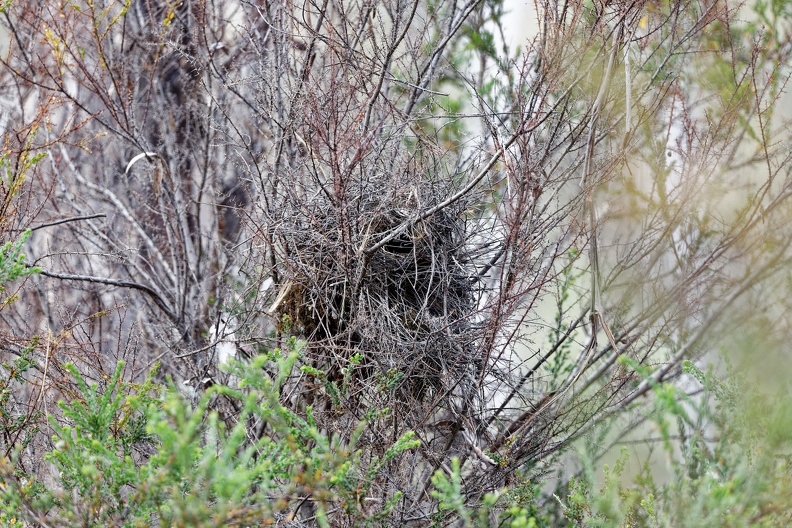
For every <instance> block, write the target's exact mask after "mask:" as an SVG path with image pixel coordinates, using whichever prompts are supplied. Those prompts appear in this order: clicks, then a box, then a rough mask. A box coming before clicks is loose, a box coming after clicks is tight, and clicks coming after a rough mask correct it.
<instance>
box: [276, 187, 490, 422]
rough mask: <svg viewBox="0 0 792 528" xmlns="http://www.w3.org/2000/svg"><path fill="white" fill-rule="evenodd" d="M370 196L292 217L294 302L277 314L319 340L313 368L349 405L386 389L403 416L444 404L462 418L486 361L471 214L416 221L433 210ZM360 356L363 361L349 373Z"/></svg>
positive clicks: (288, 300)
mask: <svg viewBox="0 0 792 528" xmlns="http://www.w3.org/2000/svg"><path fill="white" fill-rule="evenodd" d="M361 196H368V197H369V198H368V199H366V200H365V201H363V203H361V204H360V205H359V206H358V207H357V208H356V209H355V210H354V211H351V210H344V209H339V208H338V207H334V206H333V205H332V204H331V203H329V201H328V202H324V203H316V202H314V204H313V205H314V207H312V208H311V211H310V213H306V211H305V210H304V209H303V210H300V211H292V212H290V213H286V214H285V215H284V216H283V217H282V218H291V219H295V218H297V219H299V220H298V221H297V222H295V223H292V224H291V226H290V228H289V231H290V234H289V236H288V238H286V237H283V238H282V240H284V244H283V246H282V251H283V253H282V255H281V256H282V259H283V260H282V262H283V263H284V270H283V274H284V275H285V276H286V279H285V280H283V281H282V282H283V283H284V284H285V288H287V289H288V292H287V295H283V302H282V303H281V304H280V305H279V309H278V315H281V314H287V315H288V316H289V317H288V319H289V320H290V321H291V324H292V331H296V332H297V333H300V334H302V335H304V336H305V337H306V338H307V339H308V342H309V347H308V350H307V352H306V354H307V358H306V359H307V361H310V362H311V363H312V364H313V365H314V366H315V367H316V368H319V369H321V370H322V371H323V372H326V373H327V377H328V379H330V380H336V381H339V382H340V380H342V378H343V383H345V384H346V385H348V386H350V390H349V394H351V395H354V393H355V391H354V386H355V385H356V384H358V386H360V385H359V384H361V383H362V384H368V386H369V387H368V388H369V389H370V388H371V385H372V384H374V383H376V384H378V385H379V386H380V387H379V388H380V390H379V392H380V393H382V392H383V390H384V391H387V392H389V393H390V394H391V396H393V395H395V396H397V397H398V399H399V400H400V401H402V402H404V403H407V404H408V405H407V406H404V407H403V408H407V409H413V410H416V411H418V410H420V409H421V408H424V407H426V404H427V403H430V402H431V405H432V406H434V405H436V404H437V403H438V402H439V400H438V398H440V399H447V398H455V399H456V401H457V404H456V405H457V408H459V407H458V406H459V405H465V404H466V403H465V402H464V401H463V400H464V399H465V398H467V397H468V396H467V395H468V394H470V393H471V392H474V391H471V390H469V389H470V387H471V385H472V383H473V381H474V380H475V379H476V378H477V376H478V375H479V374H480V370H481V362H482V358H481V357H480V355H479V354H478V353H477V350H478V349H479V347H477V346H476V340H477V339H478V338H479V336H480V332H476V325H477V323H476V317H475V310H476V302H477V301H476V299H477V294H478V290H479V282H480V281H479V277H478V274H477V273H476V269H475V267H474V265H473V259H472V257H471V255H470V253H469V251H468V250H469V247H470V244H469V237H470V236H471V233H469V232H468V231H469V230H468V229H467V226H466V221H465V213H464V209H463V205H459V204H455V205H454V206H451V207H449V208H447V209H443V210H441V211H440V212H437V213H436V214H433V215H431V216H429V217H427V218H425V219H423V220H417V219H419V218H420V216H421V213H422V212H424V211H426V210H427V209H428V208H429V207H431V206H432V205H433V204H432V203H431V202H429V201H427V202H428V203H426V204H425V205H423V207H419V206H418V205H416V203H415V202H417V201H412V203H411V200H409V199H406V200H405V199H404V198H403V197H394V198H392V199H388V198H387V197H377V196H376V195H375V194H374V193H367V194H363V193H361ZM405 204H406V205H405ZM399 205H400V206H399ZM283 225H284V224H283V223H282V224H281V226H283ZM395 232H398V233H399V234H398V236H395V237H393V238H392V239H391V240H389V241H388V242H387V243H385V244H384V245H383V246H382V247H381V248H379V249H377V250H376V251H370V250H368V248H372V247H374V246H375V245H377V244H378V243H379V242H381V241H382V240H384V239H385V238H387V237H389V236H391V235H392V234H393V233H395ZM281 291H282V292H283V291H284V290H283V288H282V289H281ZM356 356H357V358H361V357H362V360H359V359H358V362H356V363H355V364H354V365H353V366H351V367H350V365H351V363H350V359H351V358H353V357H356ZM360 393H361V394H371V393H372V391H370V390H368V391H360ZM460 397H461V398H462V400H460ZM424 417H425V416H424Z"/></svg>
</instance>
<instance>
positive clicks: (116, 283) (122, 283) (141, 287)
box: [39, 270, 182, 326]
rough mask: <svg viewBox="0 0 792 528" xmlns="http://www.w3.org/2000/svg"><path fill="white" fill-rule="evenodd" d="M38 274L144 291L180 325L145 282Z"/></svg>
mask: <svg viewBox="0 0 792 528" xmlns="http://www.w3.org/2000/svg"><path fill="white" fill-rule="evenodd" d="M39 274H40V275H43V276H45V277H50V278H53V279H62V280H74V281H83V282H93V283H95V284H107V285H108V286H118V287H120V288H131V289H133V290H140V291H142V292H145V293H147V294H148V295H149V297H151V299H152V300H153V301H154V303H155V304H156V305H157V306H158V307H159V308H160V309H161V310H162V311H163V312H165V314H166V315H167V316H168V317H169V318H170V319H171V320H172V321H173V322H174V323H176V324H177V325H179V326H181V323H182V321H181V318H180V317H179V316H177V315H176V314H175V313H174V312H173V310H171V308H170V307H169V306H168V305H167V303H166V302H165V301H164V300H163V298H162V296H161V295H160V294H159V293H157V292H156V291H154V290H153V289H152V288H150V287H148V286H146V285H145V284H139V283H137V282H131V281H124V280H117V279H106V278H104V277H93V276H90V275H73V274H70V273H53V272H51V271H44V270H42V271H41V272H40V273H39Z"/></svg>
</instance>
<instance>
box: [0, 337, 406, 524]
mask: <svg viewBox="0 0 792 528" xmlns="http://www.w3.org/2000/svg"><path fill="white" fill-rule="evenodd" d="M300 346H301V344H300V343H298V342H296V341H295V340H292V341H291V342H290V348H289V350H288V352H287V353H286V354H284V353H282V352H281V351H280V350H274V351H272V352H270V353H268V354H265V355H261V356H258V357H256V358H254V359H253V360H252V361H251V362H250V363H247V364H243V363H234V364H232V365H231V366H230V372H231V374H233V375H234V376H235V377H236V378H237V379H238V380H239V384H238V386H235V387H231V386H226V385H215V386H213V387H211V388H210V389H209V390H208V391H207V392H206V394H204V395H203V397H201V398H200V400H199V401H198V402H197V404H195V405H194V406H192V405H190V404H189V403H188V401H187V400H186V399H185V398H184V397H182V396H181V395H180V394H179V393H178V391H176V389H175V388H174V387H173V386H171V387H170V388H169V389H167V390H163V389H161V388H159V387H157V386H155V385H154V384H153V382H152V377H151V376H149V378H148V379H147V380H146V381H145V382H144V383H143V384H142V385H139V384H133V383H129V382H125V381H123V380H122V376H121V374H122V372H123V363H119V364H118V366H117V368H116V371H115V373H114V375H113V376H112V377H111V378H110V379H109V380H108V381H107V382H106V383H105V384H103V385H102V386H99V385H98V384H90V385H89V384H88V383H86V381H85V379H84V378H83V376H81V375H80V373H79V372H78V371H77V369H76V368H74V367H73V366H69V367H67V368H68V370H69V372H70V373H71V375H72V376H73V378H74V379H75V382H76V384H77V387H78V388H79V394H78V395H77V396H76V397H74V398H72V399H71V400H69V401H67V402H61V408H62V410H63V416H64V422H65V423H60V422H58V421H56V420H52V428H53V431H54V438H53V441H54V444H55V449H53V450H52V451H51V452H50V453H48V454H47V455H46V459H47V460H49V461H50V462H52V463H53V464H54V465H55V466H56V467H57V469H58V474H59V479H58V486H55V487H47V488H44V487H43V486H41V485H37V484H36V483H35V482H32V481H31V480H23V479H20V478H18V476H17V475H15V474H14V473H13V471H12V470H11V469H10V465H9V464H8V463H7V462H8V461H7V460H6V461H5V462H4V464H3V468H2V473H1V474H0V475H1V476H0V478H1V479H2V480H0V510H3V511H11V508H16V507H17V506H18V505H20V504H25V505H28V506H29V508H28V512H27V514H26V515H25V517H26V520H27V521H28V522H31V523H34V522H41V521H42V520H46V523H47V524H48V525H50V526H74V525H81V526H110V525H112V526H151V525H152V524H158V525H161V526H210V525H211V526H238V525H247V524H250V523H253V522H255V523H264V524H267V523H274V522H276V520H277V519H280V520H283V519H286V518H288V517H289V516H290V515H291V516H293V515H294V509H295V505H296V504H299V503H301V501H302V502H304V500H308V499H310V500H311V501H312V505H313V508H314V511H315V515H316V519H317V522H318V523H319V525H322V526H326V525H328V524H327V520H326V517H327V511H328V509H329V508H330V507H331V506H339V505H340V507H342V508H344V510H345V512H346V513H347V514H348V516H349V517H350V518H351V519H353V520H354V519H357V521H355V522H356V523H358V522H359V523H361V524H363V523H369V524H370V523H372V522H374V521H375V520H377V519H379V520H383V519H386V518H387V515H388V513H389V511H390V510H391V509H392V508H393V507H394V506H395V504H396V503H397V501H398V500H399V494H398V493H395V494H394V495H393V496H392V497H391V498H389V500H388V501H387V502H386V503H385V504H384V505H383V506H382V507H381V508H380V509H379V511H375V512H365V513H364V512H363V509H362V506H361V504H362V498H363V496H364V495H365V494H366V493H367V492H368V491H369V488H370V485H371V482H372V480H373V479H374V478H375V477H376V476H377V475H378V473H379V472H380V471H381V470H382V469H383V468H384V467H385V466H386V465H387V464H388V463H389V462H391V461H392V460H394V459H396V458H397V457H399V456H400V455H401V454H403V453H404V452H405V451H408V450H411V449H414V448H416V447H418V445H419V444H420V443H419V442H418V441H417V440H415V439H414V436H413V434H412V433H407V434H405V435H404V436H402V437H401V438H399V439H398V440H396V441H395V442H394V443H393V444H392V445H391V446H390V447H389V448H388V449H387V451H386V452H385V453H384V455H383V456H381V457H374V459H373V461H372V462H371V463H370V464H369V465H368V467H366V466H365V465H364V464H363V463H362V461H361V457H360V452H359V451H358V450H356V442H357V441H358V439H359V438H360V435H361V434H362V433H363V430H364V429H365V427H366V423H367V422H366V420H367V419H373V418H377V417H378V416H374V417H369V418H367V419H364V420H363V421H362V422H361V423H360V424H359V425H358V427H357V429H356V433H355V435H354V436H353V438H351V439H349V441H347V442H344V441H341V440H340V439H338V438H330V437H328V436H327V435H326V434H324V433H322V432H321V431H319V430H318V429H317V427H316V425H315V423H314V421H313V418H312V415H311V409H310V408H309V409H307V410H306V414H305V416H298V415H297V414H296V413H294V412H293V411H291V410H289V409H287V408H286V407H284V406H283V405H282V404H281V403H280V391H281V389H282V387H283V385H284V383H285V382H286V381H287V379H288V377H289V375H290V373H291V372H292V369H293V367H294V364H295V361H296V359H297V358H298V356H299V351H300ZM268 372H274V375H270V374H268ZM152 376H153V374H152ZM218 399H226V400H227V401H229V402H233V404H234V405H235V406H237V408H240V409H241V412H240V414H239V416H238V418H236V419H234V420H227V419H224V418H223V417H221V416H220V414H219V413H218V412H217V411H213V410H210V409H211V408H212V405H211V404H212V402H216V401H217V400H218ZM251 424H258V425H260V429H258V428H256V427H254V428H252V429H251V428H250V425H251ZM254 430H260V431H261V433H260V434H258V435H255V434H253V433H252V431H254ZM273 497H274V498H273ZM298 498H302V499H299V500H298ZM15 519H16V518H15ZM4 522H5V523H6V525H13V522H11V520H9V519H6V520H5V521H4ZM14 522H16V521H14Z"/></svg>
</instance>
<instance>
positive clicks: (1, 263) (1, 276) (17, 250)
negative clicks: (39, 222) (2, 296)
mask: <svg viewBox="0 0 792 528" xmlns="http://www.w3.org/2000/svg"><path fill="white" fill-rule="evenodd" d="M28 237H30V230H29V229H28V230H27V231H25V232H24V233H22V236H21V237H19V240H17V241H16V242H6V243H5V244H3V246H2V247H0V291H2V284H3V283H6V282H10V281H13V280H16V279H19V278H22V277H27V276H28V275H32V274H34V273H40V272H41V268H35V267H31V268H29V267H27V266H26V265H25V255H24V254H23V253H22V244H24V243H25V241H26V240H27V239H28Z"/></svg>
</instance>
